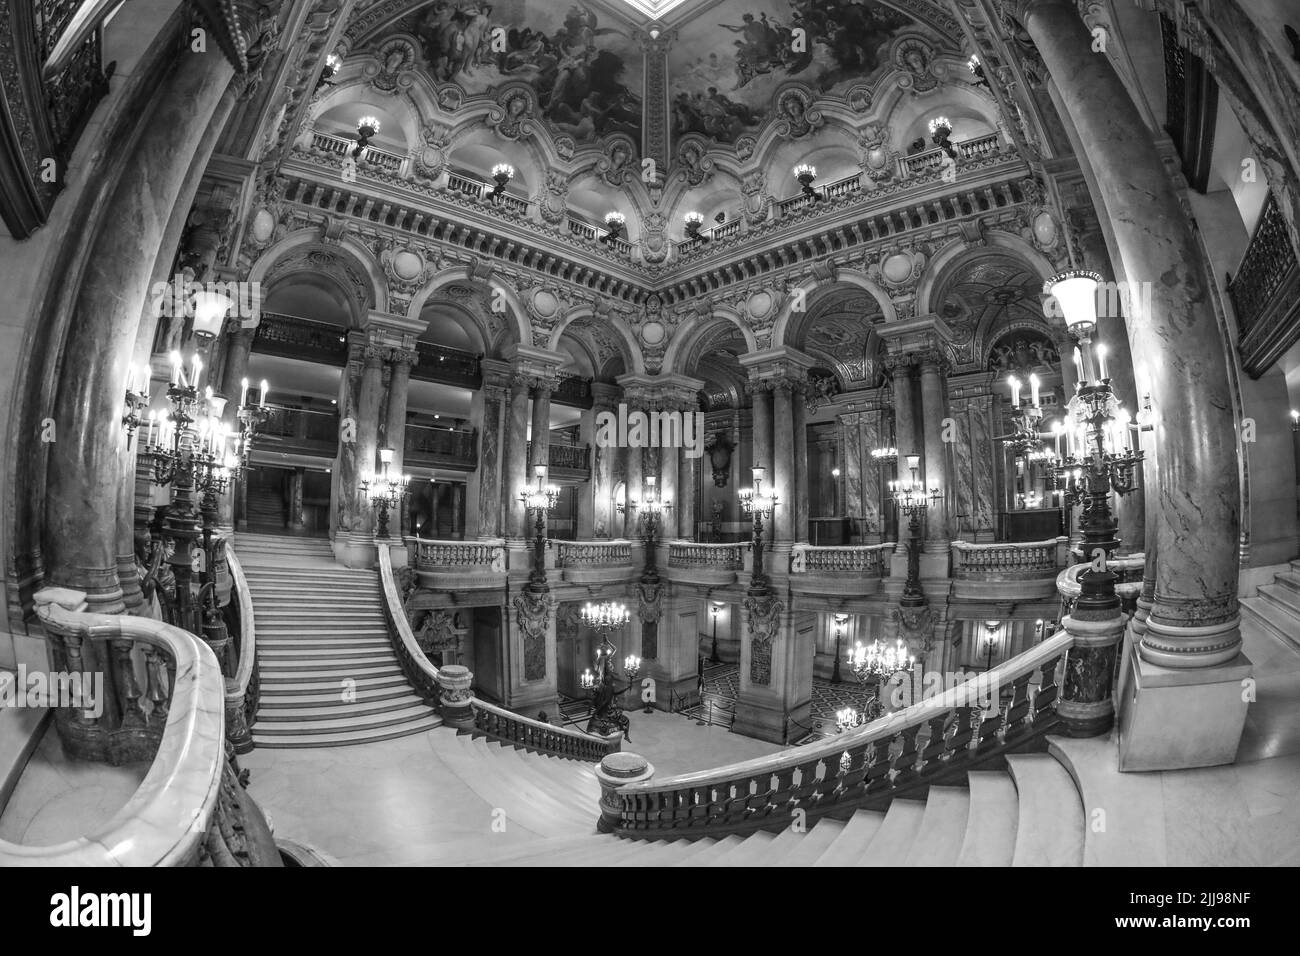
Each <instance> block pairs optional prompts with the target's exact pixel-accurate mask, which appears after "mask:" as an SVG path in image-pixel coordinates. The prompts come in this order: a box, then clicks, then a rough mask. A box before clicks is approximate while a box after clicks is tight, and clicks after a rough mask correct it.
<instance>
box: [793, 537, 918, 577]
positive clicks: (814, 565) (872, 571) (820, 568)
mask: <svg viewBox="0 0 1300 956" xmlns="http://www.w3.org/2000/svg"><path fill="white" fill-rule="evenodd" d="M895 546H896V545H895V543H894V542H892V541H889V542H886V543H885V544H867V545H845V546H842V547H841V546H832V547H816V546H812V545H805V544H797V545H795V546H794V548H793V549H792V550H791V552H790V573H791V574H850V575H853V576H855V577H868V578H883V577H885V576H886V575H887V574H888V573H889V564H888V559H889V557H890V556H891V555H892V554H893V553H894V548H895Z"/></svg>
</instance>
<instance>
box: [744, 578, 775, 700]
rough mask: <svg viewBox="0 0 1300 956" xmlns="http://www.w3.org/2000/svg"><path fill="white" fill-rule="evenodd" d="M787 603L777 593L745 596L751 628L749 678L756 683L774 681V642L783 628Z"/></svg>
mask: <svg viewBox="0 0 1300 956" xmlns="http://www.w3.org/2000/svg"><path fill="white" fill-rule="evenodd" d="M784 610H785V604H784V603H782V602H781V601H780V600H779V599H778V598H777V597H776V596H775V595H770V594H769V595H766V596H761V597H759V596H751V597H747V598H745V614H746V618H747V621H748V630H749V679H750V681H751V682H753V683H755V684H770V683H771V682H772V644H773V643H774V642H775V641H776V638H777V633H778V631H779V630H780V628H781V612H782V611H784Z"/></svg>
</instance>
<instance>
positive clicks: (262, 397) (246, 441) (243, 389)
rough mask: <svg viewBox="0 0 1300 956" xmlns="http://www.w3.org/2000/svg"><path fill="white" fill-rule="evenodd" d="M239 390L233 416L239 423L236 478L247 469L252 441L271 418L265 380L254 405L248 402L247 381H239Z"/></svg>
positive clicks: (267, 387)
mask: <svg viewBox="0 0 1300 956" xmlns="http://www.w3.org/2000/svg"><path fill="white" fill-rule="evenodd" d="M239 389H240V391H239V410H238V412H236V414H235V418H236V421H238V422H239V439H238V442H237V448H236V454H237V455H238V456H239V467H238V469H236V472H235V476H236V477H239V476H240V475H242V474H243V472H244V471H245V470H246V469H247V468H248V460H249V456H250V455H251V454H252V453H253V440H254V439H255V438H257V433H258V432H259V431H261V429H262V426H264V425H265V424H266V423H267V421H268V420H269V419H270V417H271V409H270V408H269V407H268V406H267V404H266V395H267V393H268V392H269V391H270V390H271V388H270V386H269V385H267V383H266V379H262V382H261V386H260V388H259V389H258V393H257V402H256V403H252V402H250V401H249V400H248V379H246V378H245V379H240V381H239Z"/></svg>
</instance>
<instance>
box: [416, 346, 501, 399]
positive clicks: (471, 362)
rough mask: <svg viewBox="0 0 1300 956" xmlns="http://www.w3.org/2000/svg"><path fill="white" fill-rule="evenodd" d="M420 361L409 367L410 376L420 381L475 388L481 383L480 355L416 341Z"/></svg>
mask: <svg viewBox="0 0 1300 956" xmlns="http://www.w3.org/2000/svg"><path fill="white" fill-rule="evenodd" d="M415 351H416V352H417V353H418V354H419V356H420V361H419V362H417V363H416V365H415V368H413V369H411V378H415V379H419V380H420V381H422V382H443V383H445V384H447V385H461V386H464V387H465V388H469V389H476V388H479V387H480V386H481V385H482V384H483V373H482V368H481V365H480V360H481V359H482V356H481V355H476V354H475V353H473V352H465V351H462V350H461V349H453V348H451V347H450V346H446V345H435V344H434V343H432V342H416V343H415Z"/></svg>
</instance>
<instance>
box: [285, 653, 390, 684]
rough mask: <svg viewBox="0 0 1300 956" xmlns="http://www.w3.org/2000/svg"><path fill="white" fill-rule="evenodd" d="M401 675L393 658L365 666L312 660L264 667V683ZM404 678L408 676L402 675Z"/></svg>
mask: <svg viewBox="0 0 1300 956" xmlns="http://www.w3.org/2000/svg"><path fill="white" fill-rule="evenodd" d="M394 675H396V676H398V677H401V675H402V669H401V668H400V667H398V666H397V659H396V658H393V660H392V663H390V664H370V665H367V666H365V667H351V666H348V665H346V664H342V665H339V666H337V667H333V666H331V667H318V666H314V665H313V664H312V662H310V661H308V662H305V663H304V664H303V665H302V666H298V665H293V664H283V663H282V664H280V665H279V666H278V667H276V668H275V669H274V670H272V671H269V672H268V671H267V669H266V668H263V669H262V672H261V678H260V679H261V681H262V685H263V686H266V685H267V684H277V683H279V684H297V683H310V682H312V681H333V682H335V684H337V683H338V682H339V681H342V680H344V679H352V680H355V681H357V682H358V684H359V683H360V681H361V679H362V678H365V677H392V676H394ZM402 679H403V680H405V679H406V678H404V677H402Z"/></svg>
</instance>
